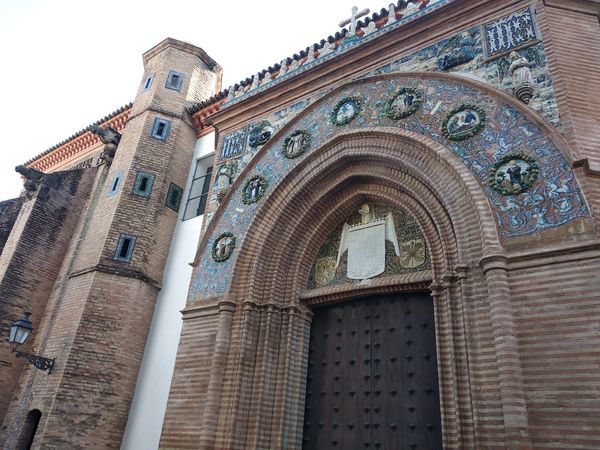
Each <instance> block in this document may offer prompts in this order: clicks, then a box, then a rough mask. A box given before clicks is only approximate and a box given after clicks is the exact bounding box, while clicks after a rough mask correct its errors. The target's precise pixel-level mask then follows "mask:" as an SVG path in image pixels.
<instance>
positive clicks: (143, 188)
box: [131, 172, 156, 197]
mask: <svg viewBox="0 0 600 450" xmlns="http://www.w3.org/2000/svg"><path fill="white" fill-rule="evenodd" d="M155 178H156V175H154V174H153V173H149V172H138V173H137V175H136V176H135V183H133V189H132V191H131V193H132V194H135V195H139V196H140V197H150V195H151V194H152V186H154V179H155Z"/></svg>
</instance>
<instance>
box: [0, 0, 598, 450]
mask: <svg viewBox="0 0 600 450" xmlns="http://www.w3.org/2000/svg"><path fill="white" fill-rule="evenodd" d="M361 14H362V15H361ZM367 14H368V13H367ZM599 15H600V3H599V2H598V1H596V0H569V1H557V0H556V1H555V0H538V1H521V0H508V1H505V2H496V1H490V0H475V1H465V0H437V1H435V0H418V1H411V2H405V1H400V2H398V3H397V4H392V5H389V7H388V8H387V9H383V10H381V11H380V12H377V13H375V14H372V15H370V16H369V15H365V14H363V13H359V12H358V11H357V9H354V10H353V11H352V16H351V17H350V19H349V20H348V21H347V25H348V27H347V28H345V29H344V30H342V32H339V33H336V34H335V35H334V36H330V37H329V38H327V39H325V40H322V41H320V42H319V43H316V44H313V45H311V46H310V47H308V48H307V49H305V50H303V51H301V52H299V53H298V54H295V55H294V56H293V57H291V58H287V59H284V60H283V61H281V62H280V63H278V64H276V65H274V66H273V67H269V68H268V69H266V70H263V71H261V72H259V73H257V74H255V75H253V76H252V77H251V78H248V79H246V80H244V81H242V82H241V83H238V84H236V85H234V86H231V87H229V88H228V89H225V90H221V86H220V79H221V69H220V67H219V66H218V65H217V63H216V62H215V61H214V60H212V58H210V57H209V56H208V55H206V53H205V52H203V51H202V50H201V49H199V48H198V47H194V46H192V45H190V44H185V43H181V42H179V41H175V40H172V39H167V40H165V41H164V42H162V43H161V44H159V45H158V46H156V47H154V48H153V49H151V50H150V51H148V52H147V53H146V54H145V55H144V65H145V72H144V75H143V79H142V83H141V85H140V90H139V92H138V93H137V96H136V98H135V101H134V102H133V104H131V105H127V106H126V107H124V108H122V109H120V110H117V111H116V112H115V113H113V114H111V115H110V116H108V117H107V118H105V119H103V120H102V121H100V122H99V123H97V124H95V125H94V127H95V128H94V129H91V128H90V129H89V130H88V129H86V130H84V131H82V132H81V133H79V134H78V135H76V136H74V137H72V138H70V139H69V140H68V141H66V142H65V143H62V144H60V145H59V146H57V147H56V148H52V149H50V150H49V151H47V152H45V153H44V154H42V155H40V156H39V157H37V158H35V159H34V160H32V161H29V162H28V163H27V164H26V166H27V167H26V168H24V169H21V173H23V174H24V176H25V178H26V179H27V183H26V188H27V195H26V196H24V197H21V198H19V199H15V200H11V201H8V202H4V203H3V204H1V205H0V206H2V208H3V218H2V224H0V225H2V226H1V227H0V232H1V233H2V235H1V236H0V237H1V238H2V240H0V242H2V243H3V251H2V255H1V257H0V270H1V272H0V275H1V276H2V278H0V290H1V291H2V295H3V303H2V306H1V308H2V316H1V317H0V320H1V321H2V322H1V323H2V324H3V328H8V326H10V323H11V322H12V321H14V320H16V319H17V316H19V315H20V311H22V310H23V309H26V308H27V309H28V310H29V311H31V312H32V317H38V318H39V320H40V322H39V328H38V329H37V330H36V337H35V345H36V350H40V351H41V352H43V353H44V354H45V355H46V354H48V355H54V354H55V355H57V356H56V361H55V368H54V369H53V372H52V373H51V374H50V375H46V374H45V373H41V372H39V371H36V369H33V368H31V367H26V366H24V363H23V362H22V361H20V360H16V359H15V358H14V355H12V354H11V351H10V347H9V346H8V345H6V346H3V347H2V348H1V349H0V350H1V352H2V353H0V361H1V362H2V366H0V367H1V370H2V372H3V373H6V374H7V376H6V377H5V376H3V377H2V380H0V395H1V396H2V397H1V398H0V399H1V400H2V405H3V408H2V409H1V410H0V413H1V414H2V415H3V425H2V428H1V429H0V442H2V443H3V445H4V448H116V447H119V446H120V447H121V448H127V449H128V448H131V449H137V448H162V449H199V448H202V449H250V448H256V449H280V448H281V449H300V448H304V449H325V448H326V449H335V448H344V449H347V448H365V449H437V448H440V449H441V448H447V449H450V448H455V449H466V448H473V449H484V448H490V449H491V448H515V449H516V448H519V449H520V448H587V449H594V448H598V447H599V446H600V435H599V433H598V429H600V381H599V379H598V376H597V369H598V363H599V361H600V351H599V350H598V348H600V331H599V330H598V325H597V324H598V320H599V318H600V294H599V292H600V277H599V276H598V273H599V268H600V267H599V266H600V240H599V237H600V236H599V231H598V218H599V217H598V209H599V208H600V204H599V202H600V194H599V190H598V179H599V174H600V153H599V144H600V133H599V131H600V127H599V125H600V113H599V111H600V108H599V107H598V106H599V101H598V98H600V92H599V91H600V88H599V87H598V86H600V83H598V82H599V81H600V25H599ZM109 127H110V128H109ZM109 132H110V133H109ZM111 133H112V134H111ZM115 136H118V137H117V138H115ZM115 139H117V140H116V141H115ZM213 155H214V156H213ZM190 164H191V169H190ZM88 166H89V167H88ZM41 172H45V174H44V173H41ZM82 211H83V213H82ZM191 243H193V244H194V245H190V244H191ZM196 243H197V245H195V244H196ZM32 251H45V252H47V253H48V258H47V261H43V264H45V266H43V267H40V262H39V261H31V260H30V259H29V258H28V255H30V254H31V252H32ZM190 261H191V262H192V266H193V269H192V268H190V267H189V266H187V263H188V262H190ZM30 272H32V273H34V275H29V274H30ZM25 274H27V275H25ZM32 277H33V278H32ZM5 299H8V300H5ZM178 309H182V311H181V315H179V314H178ZM181 318H182V319H183V320H181ZM179 329H181V333H179ZM173 330H175V332H173Z"/></svg>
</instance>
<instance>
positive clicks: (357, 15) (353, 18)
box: [340, 6, 369, 37]
mask: <svg viewBox="0 0 600 450" xmlns="http://www.w3.org/2000/svg"><path fill="white" fill-rule="evenodd" d="M367 14H369V9H368V8H365V9H363V10H362V11H361V12H358V6H353V7H352V14H351V15H350V18H349V19H346V20H342V21H341V22H340V27H345V26H346V25H348V24H350V32H349V33H348V34H347V37H352V36H354V35H356V19H358V18H360V17H363V16H366V15H367Z"/></svg>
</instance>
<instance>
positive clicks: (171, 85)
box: [165, 70, 183, 92]
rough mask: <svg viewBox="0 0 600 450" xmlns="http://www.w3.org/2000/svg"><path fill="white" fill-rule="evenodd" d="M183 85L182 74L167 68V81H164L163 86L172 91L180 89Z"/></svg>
mask: <svg viewBox="0 0 600 450" xmlns="http://www.w3.org/2000/svg"><path fill="white" fill-rule="evenodd" d="M182 86H183V74H182V73H179V72H175V71H174V70H169V74H168V75H167V82H166V83H165V87H166V88H167V89H172V90H174V91H178V92H180V91H181V87H182Z"/></svg>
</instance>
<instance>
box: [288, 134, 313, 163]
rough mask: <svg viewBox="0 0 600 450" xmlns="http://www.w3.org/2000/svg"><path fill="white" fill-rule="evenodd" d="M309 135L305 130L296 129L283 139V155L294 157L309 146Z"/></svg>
mask: <svg viewBox="0 0 600 450" xmlns="http://www.w3.org/2000/svg"><path fill="white" fill-rule="evenodd" d="M310 143H311V136H310V133H309V132H308V131H306V130H296V131H294V132H292V134H290V135H289V136H287V137H286V138H285V141H283V149H282V152H283V155H284V156H285V157H286V158H289V159H294V158H297V157H298V156H300V155H301V154H303V153H304V152H305V151H307V150H308V149H309V148H310Z"/></svg>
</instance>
